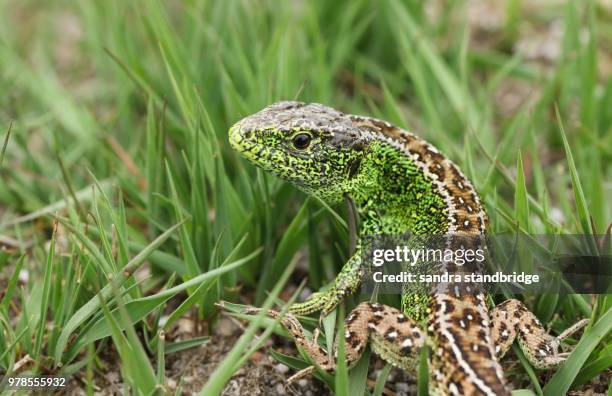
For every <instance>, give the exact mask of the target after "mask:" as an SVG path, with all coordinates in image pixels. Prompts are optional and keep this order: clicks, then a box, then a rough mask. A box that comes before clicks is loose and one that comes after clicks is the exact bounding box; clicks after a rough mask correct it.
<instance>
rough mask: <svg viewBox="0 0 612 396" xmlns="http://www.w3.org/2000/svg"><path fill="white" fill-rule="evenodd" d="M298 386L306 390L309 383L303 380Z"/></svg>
mask: <svg viewBox="0 0 612 396" xmlns="http://www.w3.org/2000/svg"><path fill="white" fill-rule="evenodd" d="M297 384H298V385H299V386H300V387H301V388H305V387H306V386H308V381H307V380H306V379H305V378H302V379H301V380H299V381H298V382H297Z"/></svg>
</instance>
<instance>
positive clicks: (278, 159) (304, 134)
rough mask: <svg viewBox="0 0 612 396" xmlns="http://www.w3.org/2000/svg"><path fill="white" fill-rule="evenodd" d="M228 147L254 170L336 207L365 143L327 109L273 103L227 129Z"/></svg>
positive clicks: (355, 129)
mask: <svg viewBox="0 0 612 396" xmlns="http://www.w3.org/2000/svg"><path fill="white" fill-rule="evenodd" d="M229 141H230V143H231V145H232V147H233V148H234V149H235V150H237V151H238V152H240V153H241V154H242V155H243V156H244V157H245V158H247V159H248V160H249V161H250V162H252V163H254V164H255V165H257V166H259V167H261V168H262V169H264V170H266V171H268V172H271V173H273V174H275V175H277V176H279V177H281V178H282V179H284V180H287V181H289V182H291V183H293V184H294V185H296V186H297V187H299V188H300V189H302V190H304V191H306V192H307V193H309V194H313V195H316V196H318V197H320V198H321V199H323V200H325V201H327V202H329V203H336V202H338V201H340V200H342V197H343V195H344V194H345V193H348V192H350V191H351V188H352V186H353V185H354V184H355V182H356V180H357V178H358V173H359V169H360V166H361V160H362V158H363V157H364V155H365V154H364V152H365V151H366V150H367V141H368V139H367V137H366V136H365V135H364V134H363V131H361V130H360V129H359V128H358V127H357V126H355V125H354V124H353V122H352V121H351V118H350V117H349V116H348V115H345V114H343V113H341V112H339V111H337V110H334V109H332V108H330V107H327V106H323V105H321V104H317V103H311V104H306V103H302V102H278V103H275V104H273V105H271V106H269V107H266V108H265V109H263V110H261V111H260V112H258V113H255V114H253V115H251V116H249V117H246V118H244V119H242V120H240V121H239V122H238V123H236V124H235V125H234V126H232V127H231V129H230V131H229Z"/></svg>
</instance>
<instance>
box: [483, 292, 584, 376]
mask: <svg viewBox="0 0 612 396" xmlns="http://www.w3.org/2000/svg"><path fill="white" fill-rule="evenodd" d="M491 319H492V320H491V326H492V329H491V330H492V335H493V343H494V345H495V352H496V354H497V356H498V357H502V356H503V355H504V354H505V353H506V352H507V351H508V349H509V348H510V346H511V345H512V342H513V341H514V340H515V339H517V340H518V342H519V345H520V347H521V350H522V351H523V352H524V353H525V356H526V357H527V359H528V360H529V362H530V363H531V364H532V365H533V366H534V367H536V368H539V369H547V368H552V367H555V366H557V365H559V364H561V363H563V362H564V361H565V359H566V358H567V354H566V353H559V352H558V350H559V345H560V342H561V341H562V340H563V339H565V338H567V337H569V336H570V335H572V334H573V333H575V332H576V331H578V330H580V329H581V328H582V327H584V326H585V325H586V324H587V323H588V320H586V319H584V320H581V321H579V322H577V323H576V324H574V325H573V326H571V327H570V328H568V329H567V330H565V331H564V332H563V333H561V334H560V335H559V336H557V337H554V336H551V335H550V334H548V333H547V332H546V329H544V327H543V326H542V324H541V323H540V321H539V320H538V318H536V316H535V315H534V314H533V313H532V312H531V311H529V310H528V309H527V307H525V305H524V304H523V303H522V302H520V301H519V300H515V299H512V300H506V301H504V302H503V303H501V304H499V305H498V306H496V307H495V308H494V309H493V311H492V312H491Z"/></svg>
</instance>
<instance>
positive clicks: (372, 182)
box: [229, 101, 586, 395]
mask: <svg viewBox="0 0 612 396" xmlns="http://www.w3.org/2000/svg"><path fill="white" fill-rule="evenodd" d="M229 140H230V143H231V145H232V147H233V148H234V149H236V150H237V151H238V152H240V153H241V154H242V155H243V156H244V157H245V158H247V159H248V160H249V161H250V162H252V163H254V164H255V165H257V166H259V167H261V168H263V169H264V170H266V171H269V172H271V173H273V174H275V175H277V176H279V177H281V178H282V179H285V180H287V181H289V182H291V183H293V184H294V185H296V186H297V187H298V188H300V189H302V190H303V191H305V192H306V193H308V194H312V195H315V196H317V197H319V198H320V199H322V200H324V201H326V202H328V203H330V204H335V203H338V202H340V201H342V200H343V199H344V197H345V196H347V195H348V196H350V197H351V199H352V200H353V201H354V202H355V204H356V207H357V210H358V213H359V217H360V219H361V223H360V235H382V234H401V233H405V232H411V233H413V234H415V235H426V234H450V235H455V234H456V235H471V234H474V235H481V234H484V233H485V227H486V225H487V215H486V213H485V210H484V208H483V205H482V204H481V202H480V200H479V197H478V195H477V193H476V191H475V189H474V187H473V186H472V184H471V183H470V181H469V180H468V179H467V178H466V177H465V176H464V175H463V174H462V173H461V171H460V170H459V168H458V167H457V166H456V165H455V164H453V163H452V162H451V161H450V160H449V159H448V158H446V157H445V156H444V155H442V154H441V153H440V152H439V151H438V150H437V149H436V148H435V147H433V146H432V145H430V144H429V143H427V142H426V141H424V140H423V139H421V138H419V137H417V136H415V135H414V134H412V133H410V132H408V131H406V130H403V129H401V128H398V127H395V126H393V125H391V124H389V123H387V122H385V121H381V120H378V119H374V118H370V117H363V116H357V115H350V114H344V113H342V112H340V111H337V110H335V109H332V108H330V107H327V106H324V105H321V104H316V103H311V104H306V103H302V102H294V101H284V102H278V103H275V104H273V105H271V106H269V107H267V108H265V109H263V110H261V111H260V112H258V113H256V114H253V115H251V116H249V117H246V118H244V119H242V120H241V121H239V122H238V123H236V124H235V125H234V126H233V127H232V128H231V129H230V132H229ZM360 249H361V245H360V244H358V245H357V251H356V252H355V254H354V255H353V256H352V257H351V258H350V259H349V260H348V262H347V263H346V264H345V265H344V267H343V269H342V271H341V272H340V273H339V274H338V276H337V277H336V279H335V280H334V282H333V285H332V287H331V288H330V289H329V290H326V291H324V292H318V293H314V294H313V295H312V296H310V297H309V298H308V299H307V300H306V301H305V302H303V303H298V304H294V305H293V306H291V308H290V311H291V312H292V313H294V314H308V313H311V312H315V311H321V314H322V315H326V314H328V313H329V312H331V311H332V310H333V309H334V308H335V307H336V306H337V304H338V303H339V302H341V301H342V299H343V298H344V297H345V296H347V295H349V294H351V293H354V292H355V291H356V290H357V288H358V287H359V286H360V283H361V280H362V277H363V275H364V265H362V264H363V263H362V256H361V251H360ZM270 314H271V315H275V313H274V312H270ZM282 324H283V325H284V327H286V328H287V330H288V331H289V332H290V333H291V334H292V336H293V337H294V339H295V341H296V343H297V344H298V345H299V346H301V347H302V348H303V349H304V350H305V351H306V352H307V353H308V354H309V355H310V356H311V357H312V358H313V359H314V361H315V362H316V363H317V365H319V366H320V367H322V368H323V369H325V370H329V371H333V370H334V369H335V364H336V363H335V359H334V358H330V357H329V355H328V353H327V352H326V351H325V350H324V349H323V348H321V347H320V346H319V345H318V343H317V341H316V339H315V340H308V339H307V337H305V335H304V332H303V329H302V327H301V325H300V323H299V322H298V321H297V319H295V317H294V316H292V315H287V316H286V317H285V318H284V319H283V320H282ZM585 324H586V321H585V320H583V321H580V322H579V323H577V324H576V325H574V326H572V327H571V328H570V329H568V330H567V331H565V332H563V333H562V334H561V335H559V336H558V337H553V336H551V335H549V334H548V333H547V332H546V330H545V329H544V328H543V326H542V324H541V323H540V322H539V321H538V319H537V318H536V317H535V315H534V314H533V313H531V312H530V311H529V310H528V309H527V308H526V307H525V306H524V305H523V303H522V302H520V301H519V300H514V299H513V300H507V301H505V302H503V303H502V304H500V305H498V306H496V307H495V308H493V309H492V310H491V311H489V309H488V307H487V301H486V298H485V294H484V293H481V292H478V293H462V294H461V295H460V294H454V293H431V294H425V295H423V294H419V293H409V292H407V293H404V294H403V295H402V309H401V310H398V309H396V308H394V307H390V306H386V305H382V304H378V303H369V302H364V303H361V304H359V305H358V306H357V307H356V308H355V309H354V310H353V311H352V312H351V313H350V314H349V315H348V317H347V319H346V322H345V329H346V332H345V339H346V351H347V352H346V355H347V356H346V358H347V361H348V363H349V364H350V363H354V362H356V361H357V359H358V358H359V356H360V355H361V353H362V352H363V350H364V349H365V347H366V344H367V343H368V342H369V343H370V345H371V348H372V349H373V351H374V352H375V353H377V354H378V355H379V356H381V357H382V358H383V359H384V360H386V361H388V362H390V363H391V364H393V365H394V366H397V367H400V368H403V369H406V370H408V371H411V372H414V371H415V369H416V366H417V360H418V355H419V351H420V349H421V348H422V347H423V346H424V345H426V344H428V345H430V346H431V348H432V353H431V355H430V361H429V367H430V380H429V386H430V392H431V393H432V394H444V395H446V394H456V395H459V394H482V395H509V394H510V392H509V390H508V388H507V387H506V384H505V381H504V377H503V373H502V369H501V366H500V363H499V358H500V357H501V356H503V355H504V354H505V353H506V352H507V350H508V349H509V348H510V346H511V344H512V342H513V341H514V340H515V339H516V340H518V342H519V345H520V347H521V349H522V350H523V351H524V352H525V355H526V356H527V358H528V360H529V361H530V362H531V364H532V365H533V366H535V367H537V368H549V367H553V366H556V365H558V364H560V363H561V362H563V361H564V360H565V358H566V354H561V353H558V347H559V342H560V340H562V339H563V338H565V337H567V336H568V335H570V334H572V333H573V332H575V331H576V330H578V329H579V328H581V327H582V326H584V325H585ZM313 371H314V368H313V367H310V368H308V369H306V370H302V371H301V372H299V373H298V374H296V375H294V376H293V377H292V378H291V379H292V380H294V379H296V378H300V377H302V376H304V375H307V374H309V373H312V372H313Z"/></svg>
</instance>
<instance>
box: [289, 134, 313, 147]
mask: <svg viewBox="0 0 612 396" xmlns="http://www.w3.org/2000/svg"><path fill="white" fill-rule="evenodd" d="M311 140H312V136H310V135H309V134H307V133H298V134H297V135H295V136H294V137H293V139H292V142H293V147H295V148H296V149H298V150H304V149H306V148H308V146H309V145H310V141H311Z"/></svg>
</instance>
